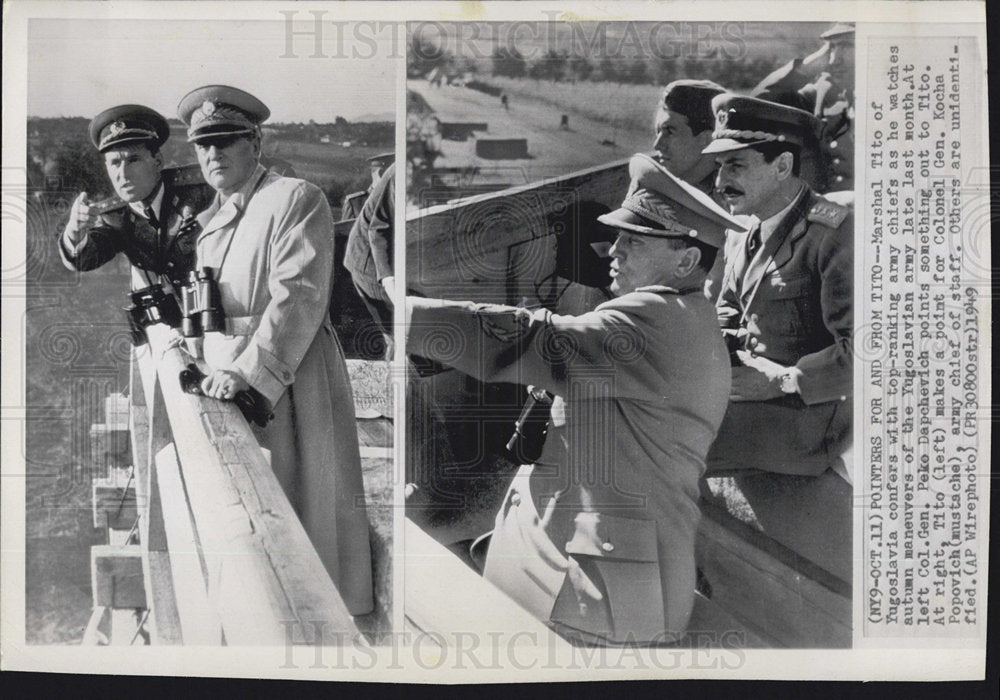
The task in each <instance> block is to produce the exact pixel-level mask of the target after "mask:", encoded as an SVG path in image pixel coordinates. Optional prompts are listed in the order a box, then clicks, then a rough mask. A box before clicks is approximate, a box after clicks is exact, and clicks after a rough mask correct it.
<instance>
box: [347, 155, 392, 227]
mask: <svg viewBox="0 0 1000 700" xmlns="http://www.w3.org/2000/svg"><path fill="white" fill-rule="evenodd" d="M395 159H396V154H395V153H393V152H389V153H379V154H378V155H376V156H372V157H371V158H369V159H368V165H369V167H370V168H371V173H372V181H371V184H369V185H368V189H366V190H363V191H361V192H352V193H351V194H347V195H344V200H343V202H342V203H341V208H340V220H341V221H348V220H349V219H356V218H358V217H359V216H360V215H361V209H362V208H363V207H364V205H365V200H367V199H368V195H370V194H371V193H372V191H373V190H374V189H375V186H376V185H377V184H378V181H379V179H380V178H381V177H382V173H383V172H385V170H386V168H388V167H389V166H390V165H392V162H393V161H394V160H395Z"/></svg>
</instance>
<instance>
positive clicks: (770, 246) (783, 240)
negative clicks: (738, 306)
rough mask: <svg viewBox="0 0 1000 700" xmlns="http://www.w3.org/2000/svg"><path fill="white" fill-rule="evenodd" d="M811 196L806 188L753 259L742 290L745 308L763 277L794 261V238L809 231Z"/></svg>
mask: <svg viewBox="0 0 1000 700" xmlns="http://www.w3.org/2000/svg"><path fill="white" fill-rule="evenodd" d="M809 194H810V192H809V188H808V187H804V188H803V189H802V192H801V193H800V194H799V196H798V198H797V199H796V201H795V204H794V205H793V206H792V208H791V209H790V210H789V212H788V214H787V215H786V216H785V218H784V219H782V220H781V223H779V224H778V227H777V228H776V229H775V230H774V232H773V233H772V234H771V235H770V237H768V239H767V241H766V242H765V243H764V245H762V246H761V248H760V250H758V251H757V255H756V256H755V257H754V259H753V260H751V261H750V264H749V266H748V267H747V269H746V273H745V274H744V275H743V284H742V286H741V287H740V299H741V301H742V302H743V306H744V308H746V307H747V306H749V305H750V301H751V298H752V296H753V293H754V290H756V289H757V287H758V285H759V284H760V281H761V278H763V277H764V275H765V274H769V273H770V272H772V271H774V270H775V269H777V268H778V267H780V266H781V265H784V264H785V263H787V262H788V261H789V260H790V259H791V257H792V244H793V242H794V240H793V239H797V238H798V237H799V236H801V235H802V233H803V232H804V231H805V229H806V226H805V213H806V211H807V209H806V205H807V204H808V203H809ZM744 240H745V239H744ZM745 250H746V248H745V247H744V251H745ZM744 257H745V255H744ZM779 260H780V261H781V262H780V264H779Z"/></svg>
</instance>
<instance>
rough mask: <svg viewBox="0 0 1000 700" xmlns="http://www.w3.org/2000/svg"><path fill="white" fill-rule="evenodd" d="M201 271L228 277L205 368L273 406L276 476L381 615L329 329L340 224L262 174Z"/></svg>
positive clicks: (219, 213) (238, 203) (351, 432)
mask: <svg viewBox="0 0 1000 700" xmlns="http://www.w3.org/2000/svg"><path fill="white" fill-rule="evenodd" d="M199 221H200V223H201V225H202V229H203V230H202V232H201V234H200V235H199V237H198V265H199V266H209V267H214V268H217V270H218V273H217V279H218V283H219V292H220V296H221V299H222V307H223V310H224V311H225V315H226V328H227V331H226V333H206V334H205V342H204V354H205V361H206V362H207V363H208V365H209V366H210V367H211V368H213V369H227V370H231V371H234V372H236V373H238V374H240V375H241V376H243V377H244V378H245V379H246V380H247V382H249V384H250V385H251V386H253V387H254V388H256V389H257V390H258V391H260V393H261V394H263V395H264V397H265V398H267V399H268V401H269V402H270V403H271V406H272V407H273V412H274V418H273V419H272V420H271V422H270V423H268V425H267V426H266V427H265V428H262V429H259V428H256V427H254V431H255V434H256V435H257V438H258V440H259V441H260V443H261V445H262V446H263V447H266V448H267V449H268V450H270V453H271V468H272V469H273V470H274V472H275V475H276V476H277V477H278V481H279V482H280V483H281V485H282V487H283V488H284V490H285V493H286V494H287V495H288V498H289V501H291V503H292V505H293V506H294V507H295V509H296V511H297V512H298V514H299V517H300V518H301V520H302V524H303V526H304V527H305V530H306V532H307V533H308V534H309V537H310V539H311V541H312V543H313V545H314V546H315V548H316V551H317V553H318V554H319V556H320V559H321V560H322V561H323V563H324V565H325V566H326V568H327V571H328V572H329V573H330V577H331V578H332V579H333V581H334V583H335V584H337V587H338V590H339V591H340V595H341V597H342V598H343V599H344V602H345V604H346V605H347V608H348V610H350V611H351V613H352V614H361V613H365V612H369V611H370V610H371V609H372V603H373V600H372V596H373V591H372V569H371V550H370V546H369V540H368V520H367V517H366V512H365V506H364V486H363V483H362V478H361V459H360V455H359V450H358V439H357V426H356V425H355V418H354V400H353V396H352V393H351V383H350V378H349V377H348V373H347V364H346V362H345V360H344V354H343V350H342V349H341V346H340V343H339V341H338V339H337V336H336V334H335V333H334V330H333V327H332V326H331V325H330V320H329V305H330V287H331V284H332V281H333V245H334V241H333V215H332V214H331V212H330V207H329V205H328V204H327V201H326V198H325V197H324V195H323V192H322V191H321V190H320V189H319V188H318V187H316V186H315V185H313V184H311V183H308V182H305V181H303V180H297V179H293V178H288V177H281V176H280V175H277V174H275V173H273V172H269V171H267V170H265V169H264V168H263V167H260V166H258V167H257V169H256V171H255V172H254V173H253V174H252V175H251V176H250V178H249V180H248V181H247V183H246V185H244V187H243V188H242V189H241V190H240V191H239V192H236V193H235V194H233V195H232V196H231V197H229V198H228V199H226V200H225V201H223V200H222V199H221V197H219V196H216V199H215V200H214V201H213V202H212V205H211V206H210V207H209V208H208V209H207V210H206V211H205V212H203V213H202V214H201V215H200V216H199Z"/></svg>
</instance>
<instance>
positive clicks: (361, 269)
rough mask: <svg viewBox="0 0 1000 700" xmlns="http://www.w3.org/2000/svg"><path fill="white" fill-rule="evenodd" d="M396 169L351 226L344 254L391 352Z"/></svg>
mask: <svg viewBox="0 0 1000 700" xmlns="http://www.w3.org/2000/svg"><path fill="white" fill-rule="evenodd" d="M395 182H396V165H395V163H392V164H390V165H389V167H388V168H386V170H385V172H384V173H382V174H381V177H380V178H379V180H378V182H376V183H375V186H374V188H372V190H371V192H370V193H369V195H368V198H367V199H366V200H365V204H364V206H363V207H362V208H361V212H360V214H359V215H358V217H357V219H355V221H354V224H353V225H352V226H351V232H350V234H349V235H348V237H347V248H346V250H345V251H344V267H345V268H346V269H347V271H348V272H349V273H351V280H352V281H353V282H354V287H355V289H356V290H357V292H358V295H359V296H360V297H361V300H362V301H363V302H364V304H365V307H366V308H367V309H368V311H369V313H371V315H372V318H373V319H374V320H375V322H376V323H377V324H378V325H379V328H380V329H381V330H382V334H383V336H385V339H386V349H387V352H388V353H390V355H391V348H392V288H393V281H394V280H395V275H394V273H393V268H392V245H393V242H392V239H393V230H394V229H395V224H394V222H393V217H394V216H395V212H396V202H395V197H396V186H395Z"/></svg>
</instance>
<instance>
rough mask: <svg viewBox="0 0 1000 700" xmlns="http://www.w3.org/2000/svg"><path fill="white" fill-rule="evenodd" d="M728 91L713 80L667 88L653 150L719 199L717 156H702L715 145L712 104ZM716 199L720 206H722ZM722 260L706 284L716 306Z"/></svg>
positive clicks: (719, 258) (678, 83)
mask: <svg viewBox="0 0 1000 700" xmlns="http://www.w3.org/2000/svg"><path fill="white" fill-rule="evenodd" d="M724 92H725V89H724V88H723V87H722V86H721V85H718V84H717V83H713V82H712V81H711V80H675V81H674V82H672V83H670V84H669V85H667V87H666V88H665V89H664V91H663V97H662V99H661V102H660V105H659V107H658V108H657V110H656V117H655V122H654V129H655V132H656V140H655V141H654V142H653V148H654V149H655V150H656V158H657V160H659V161H660V163H661V164H663V167H665V168H666V169H667V170H669V171H670V172H672V173H673V174H674V175H676V176H677V177H679V178H681V179H682V180H685V181H686V182H689V183H691V184H692V185H694V186H695V187H697V188H698V189H700V190H701V191H702V192H704V193H705V194H707V195H710V196H715V171H716V164H715V156H713V155H711V154H705V153H702V151H703V150H704V149H705V147H706V146H708V144H709V143H711V141H712V128H713V127H714V126H715V114H714V113H713V112H712V100H713V99H714V98H715V96H716V95H721V94H722V93H724ZM718 201H719V200H718V198H717V197H716V202H718ZM723 269H724V268H723V260H722V256H721V255H719V256H716V260H715V267H713V268H712V270H711V272H709V274H708V278H707V279H706V280H705V296H707V297H708V298H709V300H711V301H712V302H713V303H714V302H715V300H716V299H717V298H718V296H719V285H720V284H721V283H722V273H723Z"/></svg>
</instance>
